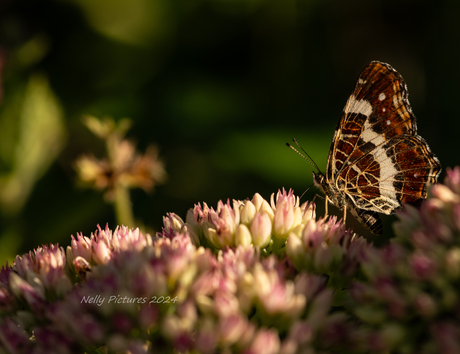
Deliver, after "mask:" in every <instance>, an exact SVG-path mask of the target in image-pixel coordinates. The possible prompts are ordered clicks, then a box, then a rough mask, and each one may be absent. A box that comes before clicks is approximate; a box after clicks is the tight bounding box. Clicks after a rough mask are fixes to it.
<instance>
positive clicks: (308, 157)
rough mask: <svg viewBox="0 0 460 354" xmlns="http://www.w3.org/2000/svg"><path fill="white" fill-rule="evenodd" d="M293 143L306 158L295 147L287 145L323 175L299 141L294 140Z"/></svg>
mask: <svg viewBox="0 0 460 354" xmlns="http://www.w3.org/2000/svg"><path fill="white" fill-rule="evenodd" d="M292 141H293V142H294V143H296V145H297V146H298V147H299V148H300V150H302V151H303V153H304V154H305V155H306V156H305V155H304V154H302V153H301V152H299V150H297V149H296V148H295V147H294V146H292V145H291V144H289V143H286V145H287V146H288V147H290V148H291V149H292V150H294V151H295V152H296V153H298V154H299V155H300V156H302V158H303V159H304V160H306V161H308V162H309V163H310V164H311V165H313V166H314V167H315V168H316V170H317V171H318V172H319V173H321V170H320V169H319V167H318V165H317V164H316V163H315V161H313V159H312V158H311V156H310V155H308V153H307V152H306V151H305V150H304V149H303V148H302V146H300V145H299V143H298V142H297V140H295V139H292ZM307 190H308V189H307Z"/></svg>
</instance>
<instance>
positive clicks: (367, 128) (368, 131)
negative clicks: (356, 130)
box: [361, 119, 385, 145]
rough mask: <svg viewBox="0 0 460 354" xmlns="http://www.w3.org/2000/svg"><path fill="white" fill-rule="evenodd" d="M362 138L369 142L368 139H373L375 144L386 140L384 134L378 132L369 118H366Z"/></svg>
mask: <svg viewBox="0 0 460 354" xmlns="http://www.w3.org/2000/svg"><path fill="white" fill-rule="evenodd" d="M361 137H362V139H363V140H364V141H365V142H366V143H367V142H368V141H372V143H373V144H375V145H380V144H383V143H384V142H385V137H384V136H383V134H379V133H376V132H375V131H374V129H373V127H372V125H371V124H370V123H369V120H367V119H366V120H365V122H364V128H363V132H362V133H361Z"/></svg>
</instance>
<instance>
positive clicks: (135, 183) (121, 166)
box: [75, 116, 166, 227]
mask: <svg viewBox="0 0 460 354" xmlns="http://www.w3.org/2000/svg"><path fill="white" fill-rule="evenodd" d="M83 123H84V124H85V125H86V126H87V128H88V129H89V130H90V131H91V132H92V133H93V134H94V135H96V136H97V137H98V138H100V139H101V140H103V141H104V142H105V145H106V150H107V156H106V157H105V158H102V159H97V158H96V157H95V156H93V155H82V156H80V157H79V158H78V159H77V160H76V161H75V170H76V172H77V175H78V178H79V180H80V181H81V182H82V183H83V184H85V185H88V186H91V187H92V188H95V189H97V190H104V197H105V199H106V200H107V201H110V202H113V203H114V205H115V211H116V215H117V220H118V222H119V224H123V225H128V226H131V227H132V226H133V225H134V217H133V215H132V210H131V199H130V195H129V190H130V189H133V188H142V189H143V190H144V191H146V192H149V191H151V190H152V189H153V188H154V187H155V186H156V185H158V184H161V183H163V182H164V181H165V179H166V171H165V169H164V166H163V162H162V161H161V160H160V159H159V158H158V149H157V147H156V146H154V145H151V146H149V147H148V148H147V151H146V152H145V153H144V154H143V155H140V154H138V153H137V151H136V148H135V145H134V143H133V142H131V141H129V140H126V139H125V138H124V136H125V135H126V133H127V131H128V130H129V128H130V127H131V121H130V120H129V119H121V120H120V121H119V122H117V123H116V122H115V121H114V120H113V119H112V118H105V119H99V118H96V117H92V116H86V117H85V118H84V119H83Z"/></svg>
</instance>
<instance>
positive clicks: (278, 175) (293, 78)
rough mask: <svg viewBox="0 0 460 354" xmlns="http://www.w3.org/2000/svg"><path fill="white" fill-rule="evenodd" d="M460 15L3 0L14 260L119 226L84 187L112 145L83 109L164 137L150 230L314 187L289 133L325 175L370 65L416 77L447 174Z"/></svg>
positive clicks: (197, 0)
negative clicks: (82, 159) (223, 204)
mask: <svg viewBox="0 0 460 354" xmlns="http://www.w3.org/2000/svg"><path fill="white" fill-rule="evenodd" d="M459 17H460V3H459V2H455V1H436V2H434V1H420V0H418V1H415V0H413V1H408V0H406V1H401V0H398V1H388V0H385V1H368V0H366V1H364V0H363V1H356V0H354V1H337V0H336V1H332V0H330V1H318V0H271V1H269V0H182V1H179V0H100V1H99V0H98V1H95V0H60V1H58V0H55V1H50V0H40V1H38V0H37V1H32V0H30V1H19V0H17V1H15V0H2V1H1V2H0V69H1V71H0V80H1V89H2V91H1V101H0V104H1V105H0V204H1V209H0V211H1V216H0V264H4V263H5V261H6V260H10V261H11V260H12V257H13V256H14V255H15V254H21V253H23V252H26V251H28V250H30V249H32V248H35V247H37V246H39V245H41V244H44V243H56V242H59V243H60V244H61V245H67V244H69V241H70V235H71V234H73V235H75V234H76V233H77V232H80V231H81V232H83V234H85V235H87V236H89V235H90V233H91V232H92V231H94V230H95V228H96V225H97V224H100V225H101V226H104V225H105V224H106V223H109V226H110V227H112V228H114V227H115V226H116V220H115V217H114V212H113V207H112V206H111V205H110V204H107V203H106V202H104V200H103V198H102V194H101V193H100V192H98V191H95V190H91V189H83V188H80V187H79V185H78V181H77V178H76V174H75V171H74V170H73V167H72V166H73V163H74V161H75V159H76V158H77V157H78V156H79V155H81V154H83V153H94V154H95V155H96V156H100V157H101V156H103V154H104V145H103V143H102V142H101V141H100V140H98V139H97V138H96V137H95V136H93V135H92V134H91V133H90V132H89V131H88V130H87V128H86V127H84V126H83V125H82V123H81V117H82V115H83V114H92V115H95V116H99V117H103V116H112V117H113V118H114V119H115V120H119V119H121V118H124V117H129V118H131V119H132V120H133V123H134V124H133V127H132V129H131V130H130V131H129V133H128V137H129V138H130V139H132V140H134V141H136V142H137V146H138V149H139V151H141V152H142V151H144V150H145V148H146V147H147V146H148V145H149V144H151V143H155V144H157V145H158V146H159V148H160V156H161V158H162V159H163V160H164V162H165V166H166V170H167V173H168V176H169V177H168V181H167V183H165V184H164V185H161V186H159V187H157V188H156V189H155V191H154V192H153V193H151V194H146V193H145V192H144V191H143V190H133V191H132V193H131V195H132V200H133V208H134V214H135V217H136V220H137V221H138V223H139V225H141V226H143V227H144V228H146V229H147V230H149V231H150V232H153V230H159V228H160V227H161V225H162V216H163V215H165V214H166V212H176V213H177V214H179V215H180V216H182V217H184V218H185V215H186V211H187V209H188V208H190V207H193V205H194V204H195V203H197V202H203V201H205V202H206V203H207V204H208V205H209V206H214V207H215V206H216V204H217V201H218V200H219V199H223V200H226V199H227V198H230V199H245V198H248V197H249V198H251V197H252V196H253V195H254V193H256V192H258V193H260V194H261V195H262V196H263V197H264V198H266V199H269V197H270V194H271V193H273V192H276V191H277V190H278V189H279V188H282V187H285V188H286V189H288V188H293V189H294V191H295V192H296V194H297V195H300V194H302V192H304V190H305V189H307V187H308V186H309V185H310V184H311V183H312V178H311V172H310V171H311V169H312V167H311V166H310V165H309V164H308V163H307V162H305V161H303V160H302V159H301V158H300V157H299V156H297V154H295V153H294V152H292V151H290V150H289V149H288V148H287V147H286V146H285V142H286V141H290V140H291V139H292V138H293V137H295V138H297V140H298V141H299V142H300V143H301V144H302V146H303V147H304V149H306V150H307V151H308V153H309V154H310V155H311V156H312V158H313V159H314V160H315V161H316V162H317V164H318V165H319V166H320V168H321V169H322V170H323V171H324V170H325V165H326V159H327V154H328V151H329V145H330V141H331V138H332V135H333V132H334V129H335V126H336V123H337V120H338V118H339V116H340V113H341V110H342V108H343V106H344V104H345V102H346V100H347V98H348V95H349V94H350V93H351V90H352V88H353V86H354V83H355V80H356V78H357V76H358V75H359V73H360V72H361V70H362V69H363V68H364V67H365V66H366V65H367V64H368V63H369V62H370V61H371V60H381V61H385V62H388V63H390V64H391V65H392V66H393V67H395V68H396V69H397V70H398V71H399V72H400V73H401V74H402V75H403V77H404V78H405V80H406V82H407V84H408V87H409V92H410V101H411V104H412V106H413V109H414V112H415V115H416V116H417V119H418V127H419V133H420V135H422V136H423V137H424V138H425V139H426V140H427V142H428V143H429V145H430V147H431V149H432V151H434V152H435V154H436V155H437V156H438V157H439V159H440V160H441V163H442V165H443V169H444V171H445V168H446V167H448V166H454V165H456V164H457V161H458V157H457V154H458V150H459V149H458V147H457V146H458V141H459V139H458V131H459V126H460V123H459V119H458V118H457V117H458V111H459V108H458V105H459V93H460V90H459V88H458V82H459V80H460V68H459V62H460V61H459V59H460V58H459V57H460V50H459V45H460V41H459V40H460V38H459V35H460V21H459ZM31 102H32V103H31ZM40 122H44V123H40ZM444 171H443V173H442V175H441V180H442V179H443V176H444ZM11 191H13V192H14V191H16V192H14V193H17V194H14V193H13V192H11ZM18 191H19V192H18ZM315 193H316V191H315V190H314V188H312V189H310V190H309V191H308V193H307V194H306V195H305V196H304V198H303V200H309V199H312V198H313V196H314V194H315ZM11 195H12V196H13V197H11ZM17 195H19V196H20V197H15V196H17ZM8 196H9V197H8ZM318 208H319V209H323V203H322V202H321V201H320V202H319V205H318ZM331 209H333V210H335V208H333V207H332V208H331ZM318 213H319V215H322V211H320V210H319V211H318ZM392 220H394V217H385V218H384V221H385V231H386V235H387V236H388V235H391V234H392V230H391V225H390V224H391V221H392ZM348 225H349V226H353V227H355V226H356V222H355V221H354V220H352V217H350V222H349V223H348ZM356 230H357V231H358V232H360V233H362V234H366V235H367V233H366V232H365V231H363V230H362V229H360V228H358V227H356Z"/></svg>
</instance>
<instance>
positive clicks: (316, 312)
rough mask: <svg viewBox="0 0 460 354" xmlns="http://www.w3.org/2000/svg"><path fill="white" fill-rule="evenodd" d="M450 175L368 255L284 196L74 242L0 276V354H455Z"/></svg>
mask: <svg viewBox="0 0 460 354" xmlns="http://www.w3.org/2000/svg"><path fill="white" fill-rule="evenodd" d="M459 212H460V168H456V169H454V170H449V171H448V172H447V178H446V182H445V184H444V185H442V184H439V185H436V186H433V187H432V189H431V195H430V197H429V199H428V200H427V201H426V202H425V203H424V204H423V205H422V207H421V208H420V209H419V210H417V209H414V208H410V207H407V208H406V210H405V211H404V212H401V213H399V214H398V215H399V218H400V221H399V222H397V223H396V224H395V226H394V227H395V230H396V233H397V237H396V238H395V239H393V240H392V241H391V242H390V243H389V244H387V245H386V246H384V247H381V248H377V247H374V246H373V245H371V244H369V243H368V242H367V241H366V240H365V239H363V238H362V237H359V236H357V235H356V234H354V233H353V232H352V231H351V230H346V229H345V226H344V225H343V223H342V222H341V221H337V220H336V218H335V217H332V218H320V219H318V220H316V215H315V206H314V204H312V203H304V204H302V205H300V203H299V199H298V198H297V197H296V196H295V195H294V194H293V192H292V191H289V192H286V191H285V190H282V191H279V192H278V193H277V194H276V195H272V196H271V198H270V201H267V200H265V199H263V198H262V197H261V196H260V195H259V194H256V195H254V197H253V198H252V199H251V200H245V201H238V200H234V201H232V202H230V201H227V202H225V203H224V202H222V201H220V202H219V203H218V204H217V207H216V208H214V207H208V205H207V204H206V203H203V204H202V205H201V204H197V205H195V206H194V208H192V209H191V210H189V212H188V214H187V216H186V218H185V221H184V220H183V219H182V218H181V217H179V216H178V215H176V214H174V213H170V214H168V215H166V216H165V217H164V218H163V224H164V226H163V229H162V231H161V232H159V233H157V234H156V235H155V236H150V235H148V234H144V233H142V232H141V231H139V229H129V228H128V227H117V228H116V229H115V230H111V229H109V228H108V226H106V227H105V229H102V228H98V230H96V232H95V233H94V234H91V235H90V236H89V237H86V236H83V235H82V234H77V236H76V237H73V236H72V237H71V244H70V246H68V247H67V250H66V251H64V249H63V248H62V247H59V246H58V245H50V246H43V247H40V248H37V249H36V250H33V251H31V252H29V253H28V254H25V255H23V256H22V257H19V256H18V257H17V258H16V261H15V262H14V265H13V266H8V265H6V267H3V268H2V270H1V272H0V352H15V353H22V352H32V353H42V352H43V353H44V352H59V353H76V352H117V353H157V352H165V353H169V352H178V353H216V352H219V353H247V354H249V353H251V354H252V353H285V354H290V353H308V354H315V353H350V354H352V353H390V352H391V353H448V354H450V353H459V352H460V340H459V338H460V335H459V334H460V311H459V310H460V302H459V300H458V289H459V286H460V284H459V279H460V241H459V239H458V235H459V234H460V222H459V220H460V215H458V214H459Z"/></svg>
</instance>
